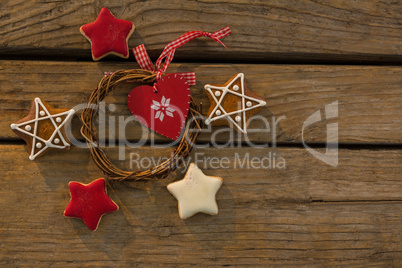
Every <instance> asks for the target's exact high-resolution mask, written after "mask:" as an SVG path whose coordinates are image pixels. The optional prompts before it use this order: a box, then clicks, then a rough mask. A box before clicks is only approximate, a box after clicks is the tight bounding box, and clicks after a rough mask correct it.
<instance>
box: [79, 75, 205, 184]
mask: <svg viewBox="0 0 402 268" xmlns="http://www.w3.org/2000/svg"><path fill="white" fill-rule="evenodd" d="M155 76H156V73H154V72H152V71H148V70H143V69H133V70H121V71H116V72H114V73H113V74H111V75H106V76H105V77H103V78H102V80H101V81H100V82H99V85H98V86H97V88H95V90H94V91H93V92H92V94H91V96H90V97H89V100H88V105H87V107H86V108H85V109H84V111H83V113H82V114H81V121H82V127H81V135H82V136H83V137H84V138H85V140H86V143H87V145H88V147H89V150H90V154H91V157H92V159H93V160H94V162H95V164H96V165H97V166H98V167H99V168H100V169H101V170H102V171H103V172H104V173H105V174H106V175H108V176H109V177H110V178H111V179H116V180H124V179H132V180H143V179H150V178H152V177H164V176H167V175H169V173H170V172H172V171H173V170H174V168H175V167H177V162H178V161H179V160H180V159H181V158H186V157H187V156H188V155H189V154H190V152H191V149H192V148H193V144H194V142H195V140H196V139H197V137H198V134H199V132H200V130H201V129H202V128H203V126H204V120H203V117H202V114H201V112H202V111H201V108H200V106H198V105H197V103H196V101H195V100H194V99H193V98H191V103H190V110H189V116H188V117H187V123H186V127H185V130H184V133H183V136H182V138H181V140H180V142H179V144H178V145H177V147H176V149H175V150H174V151H173V152H172V153H171V156H170V158H169V159H168V160H166V161H164V162H163V163H161V164H159V165H157V166H155V167H152V168H150V169H147V170H139V171H134V172H132V171H125V170H121V169H119V168H118V167H116V166H115V165H114V164H113V163H112V162H111V161H110V160H109V159H108V157H107V156H106V154H105V152H104V151H103V150H102V148H101V147H100V146H99V140H98V137H97V131H96V129H95V126H94V123H93V121H94V118H95V116H96V115H97V106H98V104H99V103H100V102H101V101H103V100H104V99H105V98H106V96H107V95H108V94H109V93H110V92H111V91H113V90H114V89H115V88H117V87H118V86H119V85H121V84H123V83H125V82H128V81H129V82H132V81H138V82H152V81H153V80H154V79H155Z"/></svg>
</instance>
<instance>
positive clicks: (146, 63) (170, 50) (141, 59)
mask: <svg viewBox="0 0 402 268" xmlns="http://www.w3.org/2000/svg"><path fill="white" fill-rule="evenodd" d="M231 33H232V32H231V30H230V28H229V27H225V28H223V29H220V30H219V31H216V32H214V33H208V32H202V31H191V32H187V33H185V34H183V35H182V36H180V37H179V38H177V39H175V40H173V41H172V42H170V43H169V44H167V45H166V46H165V48H164V50H163V51H162V53H161V55H160V56H159V58H158V60H157V61H156V68H155V67H154V65H153V64H152V61H151V59H150V58H149V56H148V53H147V51H146V49H145V47H144V45H139V46H137V47H136V48H134V49H133V53H134V57H135V59H136V61H137V63H138V64H139V65H140V67H141V68H142V69H144V70H148V71H152V72H155V73H156V77H155V82H157V81H158V80H159V79H160V78H161V77H162V75H163V73H164V72H165V71H166V70H167V68H168V67H169V64H170V63H171V62H172V60H173V57H174V53H175V51H176V49H177V48H179V47H181V46H182V45H184V44H186V43H188V42H189V41H191V40H193V39H195V38H198V37H203V36H205V37H208V38H211V39H212V40H214V41H216V42H218V43H219V44H221V45H222V46H224V47H225V48H226V46H225V45H224V44H223V43H222V41H221V40H220V39H221V38H223V37H225V36H228V35H230V34H231ZM163 61H165V62H164V64H163V67H161V66H162V63H163ZM178 74H180V75H183V76H184V77H185V78H186V79H187V82H188V84H189V85H195V83H196V79H195V73H194V72H188V73H178ZM154 90H156V88H155V86H154Z"/></svg>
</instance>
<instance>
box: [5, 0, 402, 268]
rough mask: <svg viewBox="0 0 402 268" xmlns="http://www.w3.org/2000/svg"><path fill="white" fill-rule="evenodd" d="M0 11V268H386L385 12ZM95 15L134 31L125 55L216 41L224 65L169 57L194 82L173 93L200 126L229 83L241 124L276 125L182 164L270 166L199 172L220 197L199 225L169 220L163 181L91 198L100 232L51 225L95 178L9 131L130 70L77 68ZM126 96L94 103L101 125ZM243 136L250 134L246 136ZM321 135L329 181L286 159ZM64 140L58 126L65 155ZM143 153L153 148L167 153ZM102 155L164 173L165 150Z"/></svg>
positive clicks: (401, 72) (119, 62) (399, 22)
mask: <svg viewBox="0 0 402 268" xmlns="http://www.w3.org/2000/svg"><path fill="white" fill-rule="evenodd" d="M0 6H1V9H0V70H1V71H0V91H1V95H0V99H1V105H0V114H1V116H0V130H1V131H0V152H1V154H0V163H1V164H0V171H1V174H2V176H1V180H0V194H1V195H0V204H1V209H0V213H1V217H0V230H1V232H0V235H1V239H0V265H1V266H2V267H48V266H52V267H92V266H107V267H109V266H110V267H113V266H117V267H132V266H137V265H155V266H156V265H159V266H174V267H176V266H182V265H183V266H188V265H197V266H207V265H213V266H237V265H245V266H286V267H288V266H306V267H311V266H313V267H334V266H338V267H368V266H377V267H402V235H401V233H402V180H401V179H402V146H401V145H402V67H401V63H402V5H401V3H400V2H399V1H394V0H384V1H374V0H368V1H354V0H332V1H321V0H319V1H314V0H300V1H288V0H285V1H274V0H269V1H263V0H260V1H246V0H243V1H242V0H233V1H231V0H229V1H215V0H205V1H198V0H197V1H193V0H191V1H178V0H177V1H176V0H172V1H162V0H149V1H135V0H122V1H111V0H110V1H103V0H102V1H95V0H83V1H51V0H45V1H35V0H24V1H22V0H15V1H11V0H5V1H4V0H3V1H2V2H1V4H0ZM103 6H105V7H108V8H109V9H110V10H111V11H112V13H113V14H114V15H115V16H116V17H117V18H120V19H125V20H129V21H132V22H133V23H134V24H135V26H136V30H135V32H134V34H133V35H132V37H131V38H130V39H129V47H130V48H133V47H135V46H137V45H139V44H145V46H146V48H147V49H148V51H149V53H150V55H151V58H152V59H153V60H156V58H157V57H158V55H159V54H160V53H161V51H162V49H163V48H164V46H165V45H166V44H167V43H168V42H170V41H171V40H173V39H175V38H177V37H179V36H180V35H181V34H182V33H184V32H187V31H191V30H203V31H209V32H214V31H216V30H218V29H220V28H222V27H224V26H230V27H231V29H232V32H233V33H232V35H230V36H228V37H226V38H225V39H224V43H225V44H226V45H227V46H228V49H225V48H223V47H221V46H220V45H218V44H217V43H215V42H213V41H211V40H207V39H206V38H202V39H200V40H194V41H192V42H190V43H188V44H187V45H185V46H183V47H181V48H180V49H178V50H177V52H176V55H175V59H174V63H172V64H171V66H170V67H169V69H168V72H175V71H195V72H196V74H197V84H196V85H195V86H192V87H191V91H192V94H193V96H194V97H195V98H196V99H197V101H199V102H202V103H203V107H204V112H205V111H206V110H207V108H208V107H209V102H208V98H207V96H206V94H205V93H204V90H203V86H204V85H205V84H207V83H210V84H214V83H215V84H222V83H224V82H226V80H228V79H229V78H230V77H232V76H233V75H234V74H236V73H239V72H243V73H244V74H245V77H246V84H247V85H248V87H249V88H250V89H251V90H253V91H254V92H255V93H257V94H259V95H260V96H263V97H264V98H265V99H266V100H267V106H266V107H264V108H263V109H262V110H261V111H260V112H259V113H258V114H259V115H260V116H263V117H264V118H267V119H268V120H269V122H271V123H273V122H272V120H275V119H273V118H276V119H278V118H280V117H282V120H280V121H279V122H278V125H277V128H276V131H275V132H273V131H265V132H264V131H262V132H255V133H250V135H248V137H240V138H238V137H237V138H236V141H237V145H236V146H235V147H227V148H220V149H217V148H214V147H212V146H210V147H208V148H197V149H196V150H195V151H194V152H193V154H192V155H191V156H192V157H193V159H194V158H195V157H196V154H198V155H202V157H205V159H206V158H207V157H210V158H211V157H220V158H224V157H225V158H228V159H229V161H230V163H232V164H233V163H238V162H241V163H244V165H250V164H252V161H253V159H254V158H256V159H262V158H264V157H267V156H268V155H269V154H270V153H271V155H272V154H274V153H275V155H276V158H277V159H279V157H281V158H283V159H284V160H285V163H286V166H285V167H284V168H280V167H275V166H273V167H272V166H271V168H259V169H258V168H255V169H253V168H250V169H246V168H245V166H243V167H241V166H239V165H232V166H230V167H229V168H215V167H214V166H213V165H212V163H209V162H208V161H205V163H204V164H205V165H204V164H203V165H201V168H202V169H203V170H204V172H205V173H206V174H207V175H213V176H220V177H222V178H223V180H224V183H223V186H222V188H221V189H220V190H219V192H218V194H217V197H216V198H217V203H218V206H219V214H218V215H217V216H209V215H205V214H197V215H195V216H193V217H191V218H189V219H187V220H181V219H180V218H179V216H178V211H177V200H176V199H175V198H174V197H173V196H172V195H171V194H170V193H169V192H168V191H167V189H166V185H167V184H169V183H170V182H173V181H175V180H179V179H181V178H183V176H184V173H183V172H184V171H185V169H184V168H183V167H180V168H179V170H178V171H176V172H174V173H172V174H171V175H170V176H169V177H168V178H166V179H164V180H158V181H155V180H152V181H148V182H135V183H133V182H131V183H128V182H127V183H122V182H119V183H117V182H111V185H110V187H109V188H108V193H109V194H110V196H111V198H112V199H113V200H114V201H115V202H116V203H117V204H118V205H119V207H120V210H119V211H117V212H114V213H111V214H108V215H106V216H104V217H103V218H102V221H101V223H100V225H99V228H98V230H97V231H95V232H91V231H90V230H89V229H88V228H87V227H86V226H85V225H84V224H83V223H82V221H81V220H79V219H71V218H65V217H64V216H63V211H64V209H65V207H66V206H67V204H68V202H69V199H70V194H69V190H68V182H69V181H79V182H82V183H89V182H91V181H93V180H95V179H97V178H100V177H103V174H102V172H101V171H100V170H98V169H97V167H96V166H95V164H94V163H93V161H92V160H91V158H90V155H89V152H88V150H87V149H85V148H78V147H73V148H72V149H71V150H70V151H57V150H54V151H50V152H49V153H47V154H46V155H44V156H43V157H41V158H39V159H37V160H35V161H30V160H29V159H28V153H27V152H28V149H27V147H26V146H25V144H24V142H23V141H22V140H21V139H19V138H18V137H17V136H16V135H15V134H14V133H13V132H12V131H11V129H10V123H12V122H15V121H17V120H18V119H20V118H22V117H23V116H25V115H26V114H27V113H28V109H29V106H30V103H31V101H32V100H33V99H34V98H35V97H41V98H42V99H44V100H45V101H47V102H48V103H50V104H51V105H53V106H55V107H60V108H71V107H73V106H75V105H79V104H81V103H84V102H85V101H86V99H87V98H88V96H89V94H90V93H91V91H92V90H93V89H94V88H95V87H96V85H97V83H98V82H99V80H100V79H101V78H102V76H103V72H105V71H115V70H119V69H133V68H138V65H137V64H136V63H135V61H134V59H133V56H132V55H131V56H130V59H128V60H123V59H120V58H116V57H108V58H106V59H105V60H101V61H100V62H93V61H92V59H91V51H90V44H89V42H88V41H87V40H85V38H84V37H83V36H82V35H81V34H80V32H79V27H80V26H81V25H83V24H86V23H89V22H92V21H94V20H95V19H96V17H97V14H98V13H99V11H100V9H101V8H102V7H103ZM132 87H133V85H127V86H123V87H121V88H119V89H118V90H116V91H115V92H113V93H112V94H111V95H110V96H108V97H107V99H106V101H107V103H108V104H109V103H114V104H115V105H116V110H115V111H114V112H112V113H110V116H124V117H128V116H129V115H130V113H129V111H128V109H127V107H126V104H125V98H126V96H127V93H128V91H129V90H130V89H131V88H132ZM336 101H337V102H338V116H337V117H334V118H329V119H326V117H325V106H326V105H328V104H330V103H333V102H336ZM316 111H321V116H322V117H321V118H322V120H321V121H320V122H317V123H315V124H312V125H311V126H309V127H307V128H306V129H305V130H304V134H303V133H302V129H303V123H304V122H305V121H306V120H307V118H308V117H309V116H310V115H312V114H313V113H315V112H316ZM261 122H262V121H258V122H253V123H252V127H253V128H256V129H258V128H263V125H262V123H261ZM334 123H337V124H338V128H339V130H338V140H339V162H338V165H337V166H336V167H333V166H330V165H328V164H326V163H324V162H322V161H321V160H319V159H317V158H315V157H314V156H313V155H312V154H310V153H309V152H308V151H307V150H306V149H305V147H304V146H303V142H307V143H308V144H309V145H310V146H312V149H314V150H317V151H319V152H321V153H323V152H324V151H325V147H326V141H327V134H326V129H327V125H328V124H334ZM79 127H80V122H79V120H78V119H77V118H74V119H73V121H72V129H73V133H74V135H76V137H77V138H79ZM116 128H118V126H116ZM219 129H220V128H219V127H215V128H213V129H212V130H213V131H217V130H219ZM113 131H114V129H113ZM113 131H112V132H113ZM213 131H205V132H204V133H202V134H201V135H200V137H199V141H200V143H204V144H211V140H212V139H213V138H216V140H217V141H218V143H221V144H224V143H225V142H226V141H227V140H228V139H229V138H231V137H230V136H229V135H228V134H227V133H221V134H219V135H215V136H214V134H213V133H214V132H213ZM120 134H121V133H119V132H117V130H116V131H115V133H114V134H113V133H108V134H107V135H108V136H107V138H109V139H111V140H114V139H115V137H120V136H121V135H120ZM126 134H127V136H126V138H127V139H129V140H136V139H139V138H140V137H141V125H140V124H139V123H132V124H131V125H130V128H129V129H128V130H127V133H126ZM149 135H150V136H153V135H151V134H149ZM154 138H156V139H155V140H156V143H157V144H158V143H161V144H164V143H166V141H167V140H166V139H164V138H163V137H161V136H159V135H154ZM119 142H120V141H119V140H117V141H116V143H119ZM251 143H253V144H258V145H260V147H261V146H265V148H255V146H253V145H252V144H251ZM106 151H107V153H108V155H109V156H110V158H111V159H113V161H114V163H115V164H116V165H118V166H120V167H122V168H126V169H128V168H130V165H129V164H130V163H129V161H128V160H127V159H129V155H130V153H133V152H135V153H136V154H138V155H140V156H141V158H146V157H159V156H169V153H170V151H171V148H155V147H154V146H150V145H145V146H142V147H141V148H135V149H133V148H126V150H125V152H124V153H125V155H124V154H123V156H126V157H127V158H125V159H126V160H125V161H123V160H121V161H120V160H119V153H120V154H121V150H120V151H119V148H117V147H110V148H107V149H106ZM134 169H135V167H134Z"/></svg>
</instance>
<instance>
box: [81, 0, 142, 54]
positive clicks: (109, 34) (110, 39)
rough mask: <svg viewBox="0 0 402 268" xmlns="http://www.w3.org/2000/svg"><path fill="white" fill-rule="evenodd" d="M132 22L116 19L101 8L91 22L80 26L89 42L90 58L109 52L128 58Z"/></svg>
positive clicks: (132, 27) (132, 30) (105, 9)
mask: <svg viewBox="0 0 402 268" xmlns="http://www.w3.org/2000/svg"><path fill="white" fill-rule="evenodd" d="M134 29H135V26H134V24H133V23H132V22H130V21H126V20H120V19H116V18H115V17H114V16H113V14H112V13H111V12H110V11H109V10H108V9H107V8H106V7H104V8H102V9H101V11H100V12H99V15H98V17H97V18H96V20H95V21H94V22H92V23H89V24H85V25H83V26H81V28H80V32H81V33H82V34H83V35H84V36H85V37H86V38H87V39H88V40H89V42H91V48H92V58H93V60H95V61H97V60H100V59H101V58H103V57H106V56H107V55H109V54H113V55H116V56H119V57H122V58H124V59H127V58H128V39H129V38H130V36H131V34H132V33H133V32H134Z"/></svg>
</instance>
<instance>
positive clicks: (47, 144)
mask: <svg viewBox="0 0 402 268" xmlns="http://www.w3.org/2000/svg"><path fill="white" fill-rule="evenodd" d="M74 112H75V111H74V110H73V109H71V110H67V109H55V108H53V107H52V106H51V105H49V104H47V103H46V102H45V101H42V100H41V99H40V98H35V99H34V101H33V102H32V105H31V110H30V111H29V114H28V115H27V116H26V117H24V118H22V119H21V120H19V121H18V122H16V123H14V124H11V129H12V130H13V131H14V133H15V134H17V135H18V136H20V137H21V138H22V139H23V140H24V141H25V142H26V143H27V145H28V148H29V149H30V152H29V153H30V155H29V159H30V160H34V159H35V158H37V157H39V156H41V155H43V154H44V153H46V152H47V151H48V150H49V149H50V148H55V149H66V150H68V149H70V142H69V141H68V139H67V137H66V133H65V129H64V126H65V124H66V123H67V122H68V121H69V120H70V119H71V117H72V116H73V115H74Z"/></svg>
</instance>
